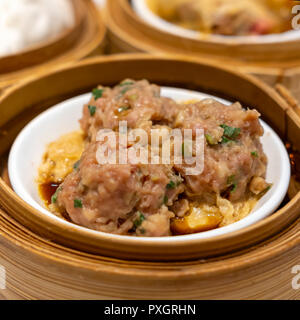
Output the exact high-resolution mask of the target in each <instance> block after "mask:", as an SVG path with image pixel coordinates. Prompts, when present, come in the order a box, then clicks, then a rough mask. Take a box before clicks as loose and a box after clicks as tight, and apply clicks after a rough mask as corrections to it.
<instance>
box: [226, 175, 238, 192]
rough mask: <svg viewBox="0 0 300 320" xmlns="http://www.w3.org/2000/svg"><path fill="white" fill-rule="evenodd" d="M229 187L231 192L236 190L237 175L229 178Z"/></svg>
mask: <svg viewBox="0 0 300 320" xmlns="http://www.w3.org/2000/svg"><path fill="white" fill-rule="evenodd" d="M227 185H228V186H230V187H231V190H230V192H234V191H235V190H236V188H237V183H236V179H235V175H232V176H230V177H228V179H227Z"/></svg>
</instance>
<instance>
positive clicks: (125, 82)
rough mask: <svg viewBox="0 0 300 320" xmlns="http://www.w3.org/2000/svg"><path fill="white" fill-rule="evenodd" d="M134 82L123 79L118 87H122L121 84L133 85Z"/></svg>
mask: <svg viewBox="0 0 300 320" xmlns="http://www.w3.org/2000/svg"><path fill="white" fill-rule="evenodd" d="M133 84H134V82H133V81H124V82H122V83H120V84H119V86H120V87H123V86H131V85H133Z"/></svg>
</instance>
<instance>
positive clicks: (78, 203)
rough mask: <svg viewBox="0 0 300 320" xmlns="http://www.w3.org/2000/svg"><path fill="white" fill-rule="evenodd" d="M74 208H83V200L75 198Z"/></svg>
mask: <svg viewBox="0 0 300 320" xmlns="http://www.w3.org/2000/svg"><path fill="white" fill-rule="evenodd" d="M74 208H82V201H81V200H79V199H75V200H74Z"/></svg>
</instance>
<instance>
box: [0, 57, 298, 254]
mask: <svg viewBox="0 0 300 320" xmlns="http://www.w3.org/2000/svg"><path fill="white" fill-rule="evenodd" d="M136 62H139V63H142V64H143V65H146V63H148V64H149V63H150V64H151V67H153V66H152V64H153V63H156V64H159V65H163V64H164V66H166V65H167V64H170V63H177V64H179V65H180V66H181V65H182V66H181V68H183V65H184V66H193V67H195V66H198V67H199V68H203V67H205V68H210V69H211V71H214V72H221V73H223V72H224V73H225V74H226V75H227V76H230V77H233V78H234V79H239V81H240V82H242V83H244V82H246V83H248V84H249V85H250V84H251V88H252V86H253V88H254V87H255V88H256V89H257V90H258V92H260V93H261V94H263V95H264V96H265V98H266V97H269V98H270V99H271V100H272V101H273V103H275V104H276V105H277V106H278V108H280V109H281V110H282V114H283V115H284V113H285V112H286V110H288V106H287V104H286V102H285V101H284V100H283V99H282V98H281V97H280V96H279V95H278V94H277V93H276V92H275V91H274V90H272V89H271V88H269V87H268V86H267V85H265V84H264V83H262V82H261V81H259V80H257V79H256V78H254V77H252V76H246V75H242V74H240V73H238V72H236V71H233V70H231V69H230V68H225V67H219V66H217V65H216V64H209V65H208V64H206V63H205V64H203V63H200V62H199V61H198V60H197V61H195V60H193V59H188V60H183V59H182V57H181V58H179V57H172V58H170V57H157V56H151V55H139V54H136V55H117V56H110V57H99V58H92V59H89V60H87V61H83V62H80V63H78V64H76V65H74V66H67V67H63V68H60V69H59V70H56V71H51V72H49V73H48V74H45V75H43V76H40V77H37V78H36V79H35V80H32V79H31V80H29V79H27V80H26V81H24V82H23V83H20V84H18V85H16V86H14V87H11V88H9V89H8V90H7V91H6V92H5V93H4V95H3V96H2V97H1V99H0V104H1V103H2V104H3V103H4V102H5V100H6V99H9V98H10V97H12V96H13V94H14V93H16V92H22V90H26V87H28V86H31V85H35V84H37V83H41V82H42V81H46V80H49V79H51V78H52V79H55V77H62V76H63V78H65V76H66V75H67V74H68V72H79V74H80V75H83V74H84V72H87V71H89V70H90V69H91V68H92V69H93V70H94V69H96V67H97V65H99V67H101V68H102V69H103V67H104V66H106V67H107V68H108V67H112V66H113V64H116V63H122V64H123V65H124V63H127V65H128V64H130V63H131V66H132V63H136ZM127 65H126V68H129V67H127ZM119 66H120V65H119ZM128 70H129V69H128ZM197 71H198V70H197ZM132 72H136V71H135V70H133V71H132ZM165 72H166V71H165ZM87 74H88V73H87ZM84 75H85V74H84ZM84 75H83V76H84ZM88 75H90V74H88ZM156 76H157V75H156ZM53 77H54V78H53ZM90 78H91V75H90V77H89V79H88V80H86V81H92V82H93V81H97V80H95V79H94V80H93V79H90ZM96 78H97V77H96ZM117 78H118V77H117ZM114 79H115V78H114ZM115 80H116V79H115ZM118 80H122V79H118ZM161 80H162V79H161ZM74 81H75V80H74ZM76 81H77V80H76ZM78 81H79V82H80V83H81V79H80V80H78ZM78 81H77V82H78ZM243 81H244V82H243ZM47 83H49V82H47ZM90 84H91V83H90ZM90 84H89V85H88V86H90ZM96 84H98V83H93V85H96ZM222 85H223V84H222ZM76 86H78V83H77V84H76ZM199 86H200V84H199ZM66 90H70V88H68V89H66ZM234 90H236V89H234ZM253 90H254V89H253ZM278 110H279V109H278ZM299 128H300V127H298V132H299ZM283 130H284V129H283ZM0 189H1V191H2V192H0V203H1V204H2V206H3V207H4V208H5V209H6V210H7V211H8V212H9V214H10V215H12V216H13V217H14V218H17V219H18V220H19V221H22V223H25V224H27V225H28V226H29V225H30V228H32V229H33V230H35V231H37V230H40V229H41V228H42V230H43V231H45V230H47V232H49V233H50V234H51V235H52V237H53V234H54V235H55V237H56V239H57V238H58V237H60V238H59V241H62V239H61V236H63V237H66V236H68V237H70V239H68V240H67V241H66V239H64V241H63V242H62V243H64V244H65V245H66V244H67V245H70V241H71V243H72V244H71V245H72V246H73V247H77V248H80V249H82V248H84V250H89V249H90V248H88V249H87V243H88V244H89V246H90V247H92V246H95V245H98V244H99V242H98V241H100V242H101V244H102V245H103V243H104V242H105V245H106V246H107V247H106V249H105V250H104V251H105V254H107V252H108V251H109V250H112V247H114V246H121V247H122V246H124V243H125V241H119V240H118V241H116V240H115V239H114V240H113V241H112V240H111V239H110V237H109V235H108V234H101V235H100V233H99V236H98V237H97V241H96V237H93V238H90V237H88V235H87V234H86V232H85V231H82V232H80V236H81V240H84V241H87V243H86V244H85V246H84V247H81V246H80V245H79V247H78V243H77V242H76V243H74V240H76V241H78V236H79V233H78V232H77V230H75V228H74V227H73V226H72V225H71V226H70V227H69V228H68V230H67V229H66V227H65V226H64V225H62V223H56V225H53V224H52V223H51V221H50V220H49V219H48V217H45V216H42V217H41V216H39V215H38V211H37V210H34V209H32V208H31V207H30V206H29V205H27V203H25V202H24V201H23V200H21V199H20V198H19V197H17V196H16V194H15V193H14V192H13V191H12V190H11V189H10V188H9V187H8V186H7V185H6V184H5V182H4V181H3V180H0ZM9 202H11V203H9ZM20 208H22V210H20ZM299 208H300V192H299V193H298V194H297V195H296V196H295V197H294V198H293V199H292V200H291V201H290V202H289V203H288V204H287V205H286V206H285V207H284V208H282V209H280V210H279V211H278V212H276V213H274V214H273V215H271V216H270V217H268V218H266V219H264V220H262V221H260V222H258V223H256V224H255V225H252V226H249V227H247V228H245V229H242V230H239V231H236V232H233V233H231V234H229V235H224V236H219V237H216V238H213V239H205V240H204V241H199V240H197V241H194V240H188V241H186V242H185V243H184V244H180V245H178V244H174V243H171V244H167V245H166V244H164V245H162V244H158V245H157V246H155V250H156V249H157V248H159V250H160V252H163V251H164V250H170V249H172V250H174V251H176V250H177V249H178V248H181V249H182V248H184V249H187V247H189V246H191V245H194V246H196V245H197V246H199V243H202V245H203V244H204V245H206V246H212V247H214V248H215V249H214V250H216V246H217V245H220V244H223V243H224V241H225V240H226V241H227V242H226V243H227V246H228V244H229V243H230V241H240V240H241V239H244V240H243V241H244V242H245V243H243V244H242V246H241V244H240V243H239V244H238V247H235V249H236V250H237V249H241V247H244V246H246V245H253V244H254V243H257V242H259V241H262V240H264V239H265V238H267V237H270V236H273V235H274V233H277V232H279V231H280V230H282V228H285V227H287V225H288V224H290V223H292V222H293V221H295V219H297V217H299V214H300V210H299ZM15 210H16V211H15ZM34 217H35V219H34ZM36 217H38V219H36ZM26 219H30V220H31V221H28V220H27V221H26ZM28 223H29V224H28ZM274 230H275V231H274ZM62 232H63V233H64V234H63V235H62ZM255 232H256V234H255ZM257 232H259V235H260V238H259V239H258V237H257ZM242 236H243V237H246V238H243V237H242ZM74 238H76V239H74ZM57 241H58V240H57ZM126 246H128V243H126ZM151 246H153V245H152V244H151V245H150V244H149V243H145V242H143V241H142V240H139V241H138V242H137V243H136V244H135V245H134V248H133V249H132V248H131V250H133V252H132V253H131V255H130V257H131V258H132V257H133V256H134V255H135V254H136V253H137V252H139V253H141V252H140V251H135V250H142V249H147V250H150V249H151V250H152V249H153V248H152V247H151ZM235 246H237V243H235ZM172 247H173V248H172ZM223 249H224V248H223ZM227 249H228V248H227ZM91 250H92V249H91ZM93 250H94V249H93ZM104 251H103V250H102V248H101V250H100V251H99V252H100V253H102V254H103V252H104ZM99 252H97V253H99ZM148 253H149V252H148ZM115 254H116V252H114V255H115ZM168 254H169V253H168ZM218 254H222V252H221V253H220V252H218ZM126 255H127V253H126ZM152 255H153V252H152ZM152 255H151V259H156V260H159V259H165V258H164V257H160V258H159V259H158V258H157V257H156V258H153V257H152ZM154 255H155V254H154ZM196 255H197V257H201V256H199V255H198V253H196ZM117 256H120V253H119V252H117ZM121 256H122V257H123V258H124V254H123V253H122V254H121ZM141 259H144V256H143V258H141ZM145 259H147V258H145ZM168 259H170V257H169V256H168ZM176 259H178V257H176ZM185 259H186V256H185ZM190 259H195V253H194V255H191V257H190ZM173 260H174V257H173Z"/></svg>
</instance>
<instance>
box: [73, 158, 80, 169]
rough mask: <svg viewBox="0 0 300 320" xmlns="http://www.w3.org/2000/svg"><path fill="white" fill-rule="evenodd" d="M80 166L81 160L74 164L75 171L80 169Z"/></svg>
mask: <svg viewBox="0 0 300 320" xmlns="http://www.w3.org/2000/svg"><path fill="white" fill-rule="evenodd" d="M79 165H80V160H78V161H76V162H75V163H74V165H73V168H74V169H78V167H79Z"/></svg>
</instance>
